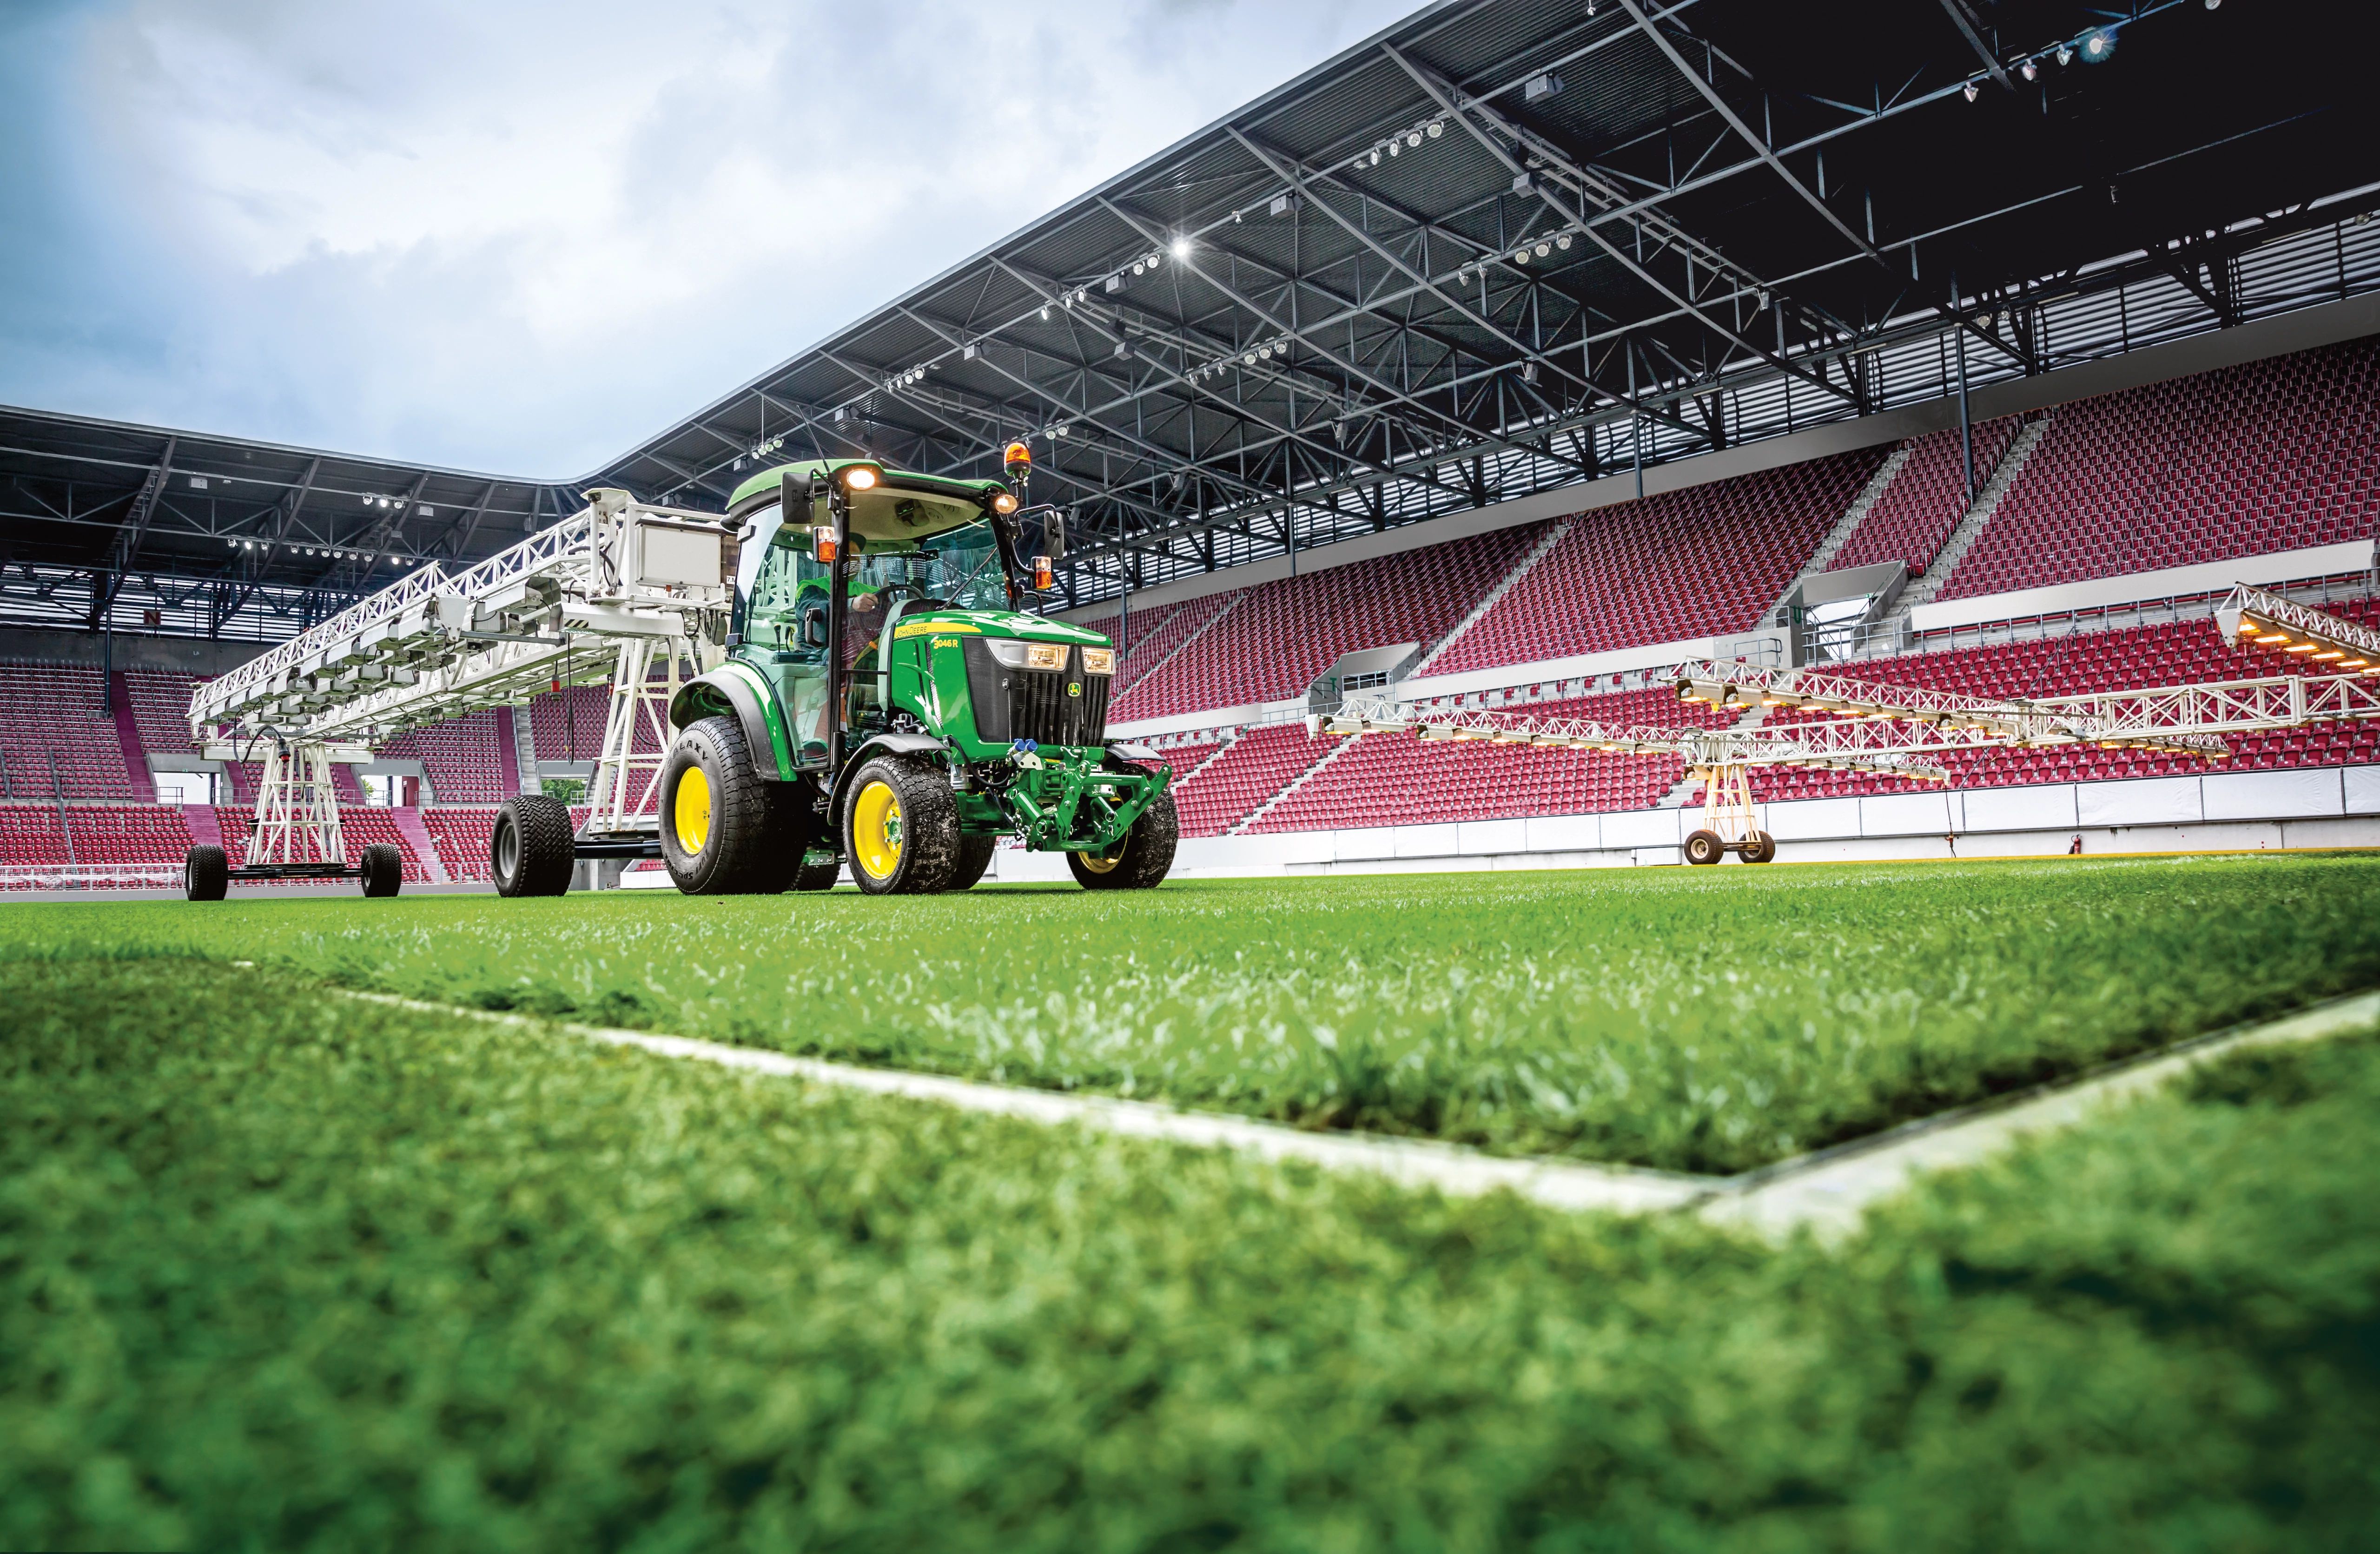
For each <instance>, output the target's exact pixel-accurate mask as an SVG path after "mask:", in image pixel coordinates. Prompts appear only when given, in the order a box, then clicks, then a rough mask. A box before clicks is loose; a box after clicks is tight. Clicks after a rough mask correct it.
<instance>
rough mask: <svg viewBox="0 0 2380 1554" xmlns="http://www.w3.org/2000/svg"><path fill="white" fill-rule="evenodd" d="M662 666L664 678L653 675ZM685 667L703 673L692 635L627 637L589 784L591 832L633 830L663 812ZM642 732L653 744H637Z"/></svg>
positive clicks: (614, 674) (615, 664) (614, 672)
mask: <svg viewBox="0 0 2380 1554" xmlns="http://www.w3.org/2000/svg"><path fill="white" fill-rule="evenodd" d="M657 668H658V669H659V670H660V671H661V678H659V679H658V680H656V679H655V678H654V677H653V674H654V671H655V670H656V669H657ZM681 672H684V673H686V678H689V679H690V678H692V676H693V675H694V674H699V673H700V671H699V670H698V669H697V668H696V667H695V660H694V655H693V652H692V650H691V646H690V644H689V643H688V642H687V640H686V638H685V637H623V638H622V639H621V641H620V646H619V651H618V655H617V657H616V658H615V659H614V661H613V669H612V696H611V707H610V710H609V711H608V712H607V713H606V715H605V717H604V720H603V753H602V754H601V756H600V757H598V758H597V759H596V762H595V777H594V781H592V782H590V783H588V784H587V797H588V801H589V803H590V804H592V805H593V806H594V807H595V809H594V813H593V814H591V815H589V817H588V819H587V829H588V830H589V832H597V833H601V832H625V831H633V830H636V829H637V821H638V820H649V819H655V818H656V817H657V816H659V814H660V813H661V811H660V807H659V798H658V795H659V794H660V791H661V781H662V763H663V762H664V761H666V760H667V759H669V746H670V726H669V708H670V703H671V702H672V701H673V700H674V699H675V698H676V697H677V693H678V687H679V686H681V685H682V684H684V681H683V680H681V679H680V678H679V676H680V674H681ZM640 733H641V734H649V735H651V736H652V746H651V748H650V749H645V750H639V749H638V748H637V735H638V734H640ZM639 778H641V779H642V780H641V781H639Z"/></svg>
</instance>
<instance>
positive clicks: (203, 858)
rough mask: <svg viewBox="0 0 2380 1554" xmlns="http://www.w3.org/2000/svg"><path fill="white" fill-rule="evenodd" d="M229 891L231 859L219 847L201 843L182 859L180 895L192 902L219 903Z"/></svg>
mask: <svg viewBox="0 0 2380 1554" xmlns="http://www.w3.org/2000/svg"><path fill="white" fill-rule="evenodd" d="M230 889H231V859H230V858H229V857H228V856H225V853H224V850H223V849H222V848H221V847H217V846H214V845H212V844H207V843H201V844H200V845H198V846H196V847H193V848H191V849H190V850H189V852H188V853H187V854H185V855H183V857H182V893H183V894H184V895H185V896H188V898H189V899H190V900H192V901H221V900H222V899H223V898H224V892H226V891H228V890H230Z"/></svg>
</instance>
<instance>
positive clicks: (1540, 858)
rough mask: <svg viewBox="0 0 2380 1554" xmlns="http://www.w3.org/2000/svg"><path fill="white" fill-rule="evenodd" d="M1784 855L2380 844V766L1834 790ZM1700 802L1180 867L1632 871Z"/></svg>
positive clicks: (1469, 825) (1188, 845)
mask: <svg viewBox="0 0 2380 1554" xmlns="http://www.w3.org/2000/svg"><path fill="white" fill-rule="evenodd" d="M1756 809H1757V811H1758V813H1759V816H1760V819H1761V825H1762V828H1763V829H1764V830H1766V831H1767V832H1769V833H1770V834H1772V835H1774V836H1775V837H1776V838H1777V840H1778V842H1779V844H1780V846H1781V848H1782V851H1781V854H1780V856H1781V857H1782V859H1783V860H1784V861H1787V862H1794V863H1846V862H1860V861H1885V860H1891V859H1923V858H1949V857H1967V858H1976V857H2046V856H2058V855H2061V854H2065V853H2069V852H2071V851H2072V850H2073V847H2074V843H2075V841H2076V839H2077V838H2080V840H2081V842H2082V844H2083V853H2084V854H2086V855H2090V856H2108V855H2122V854H2144V853H2185V852H2255V851H2271V850H2278V849H2284V848H2327V847H2380V766H2350V767H2336V766H2334V767H2314V768H2309V769H2300V770H2294V771H2236V772H2210V773H2207V774H2205V775H2203V776H2194V777H2152V778H2142V779H2136V780H2126V781H2118V782H2108V783H2043V784H2039V785H2036V786H2032V787H2016V788H1975V789H1968V790H1964V791H1959V790H1950V791H1944V792H1937V793H1896V794H1878V795H1867V796H1864V797H1859V798H1818V799H1796V800H1787V801H1780V802H1778V803H1772V804H1763V805H1759V806H1756ZM1701 816H1702V811H1701V809H1700V807H1696V806H1689V807H1685V808H1682V809H1667V808H1664V809H1631V810H1622V811H1619V812H1616V813H1610V814H1600V815H1544V816H1533V817H1528V818H1524V819H1499V820H1458V821H1452V822H1449V823H1447V824H1443V825H1421V826H1381V827H1374V828H1369V829H1366V830H1360V831H1304V832H1257V833H1252V834H1248V835H1243V836H1205V837H1185V838H1184V839H1183V841H1182V843H1181V844H1180V847H1179V850H1178V851H1177V852H1176V853H1175V855H1174V867H1173V878H1175V879H1186V880H1197V879H1215V880H1220V879H1250V878H1268V877H1280V876H1283V875H1308V874H1400V873H1413V874H1427V873H1457V872H1466V871H1487V870H1495V869H1524V868H1633V867H1644V866H1652V865H1664V864H1678V863H1682V862H1683V856H1682V851H1681V847H1680V844H1682V842H1683V841H1684V840H1685V835H1686V833H1687V832H1690V831H1692V830H1694V827H1695V826H1697V825H1699V824H1700V823H1701ZM991 878H993V879H996V880H1001V881H1002V882H1004V883H1012V884H1013V883H1018V882H1032V881H1045V880H1067V879H1068V878H1069V876H1068V872H1067V869H1066V865H1065V861H1064V859H1063V858H1062V857H1061V856H1059V855H1057V854H1054V853H1027V852H1024V851H1022V850H1019V849H1014V848H1010V847H1005V846H1003V847H1002V849H1001V850H1000V852H999V853H998V854H997V855H996V856H995V857H994V858H993V861H992V873H991Z"/></svg>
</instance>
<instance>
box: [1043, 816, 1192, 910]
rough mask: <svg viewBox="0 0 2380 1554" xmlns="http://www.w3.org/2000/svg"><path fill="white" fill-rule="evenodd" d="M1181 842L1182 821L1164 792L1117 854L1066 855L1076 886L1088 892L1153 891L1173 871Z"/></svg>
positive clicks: (1134, 828)
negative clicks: (1174, 855) (1177, 844)
mask: <svg viewBox="0 0 2380 1554" xmlns="http://www.w3.org/2000/svg"><path fill="white" fill-rule="evenodd" d="M1181 839H1182V818H1181V816H1180V815H1178V814H1176V813H1175V812H1174V808H1173V795H1172V793H1171V792H1166V793H1161V794H1159V795H1157V797H1156V798H1155V799H1154V800H1153V801H1151V803H1150V804H1149V806H1148V807H1147V808H1146V809H1144V810H1142V811H1141V812H1140V819H1136V820H1135V821H1133V823H1132V829H1131V830H1130V831H1127V832H1124V833H1123V842H1122V843H1120V844H1118V845H1117V847H1116V849H1115V851H1114V852H1112V853H1107V854H1103V855H1099V856H1093V855H1091V854H1088V853H1069V854H1067V855H1066V868H1068V869H1070V870H1072V871H1073V873H1074V876H1075V883H1076V884H1077V885H1080V886H1082V887H1083V889H1085V890H1087V891H1147V890H1154V889H1155V888H1156V887H1157V886H1158V885H1159V884H1160V883H1161V882H1162V881H1163V880H1164V879H1165V877H1166V875H1167V874H1169V873H1171V872H1172V868H1173V848H1174V844H1176V843H1178V842H1179V841H1181Z"/></svg>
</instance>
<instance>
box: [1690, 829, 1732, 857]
mask: <svg viewBox="0 0 2380 1554" xmlns="http://www.w3.org/2000/svg"><path fill="white" fill-rule="evenodd" d="M1725 856H1727V844H1726V843H1724V842H1721V841H1720V840H1719V839H1718V832H1715V831H1690V832H1687V833H1686V861H1687V862H1688V863H1717V862H1718V860H1719V859H1721V858H1723V857H1725Z"/></svg>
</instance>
